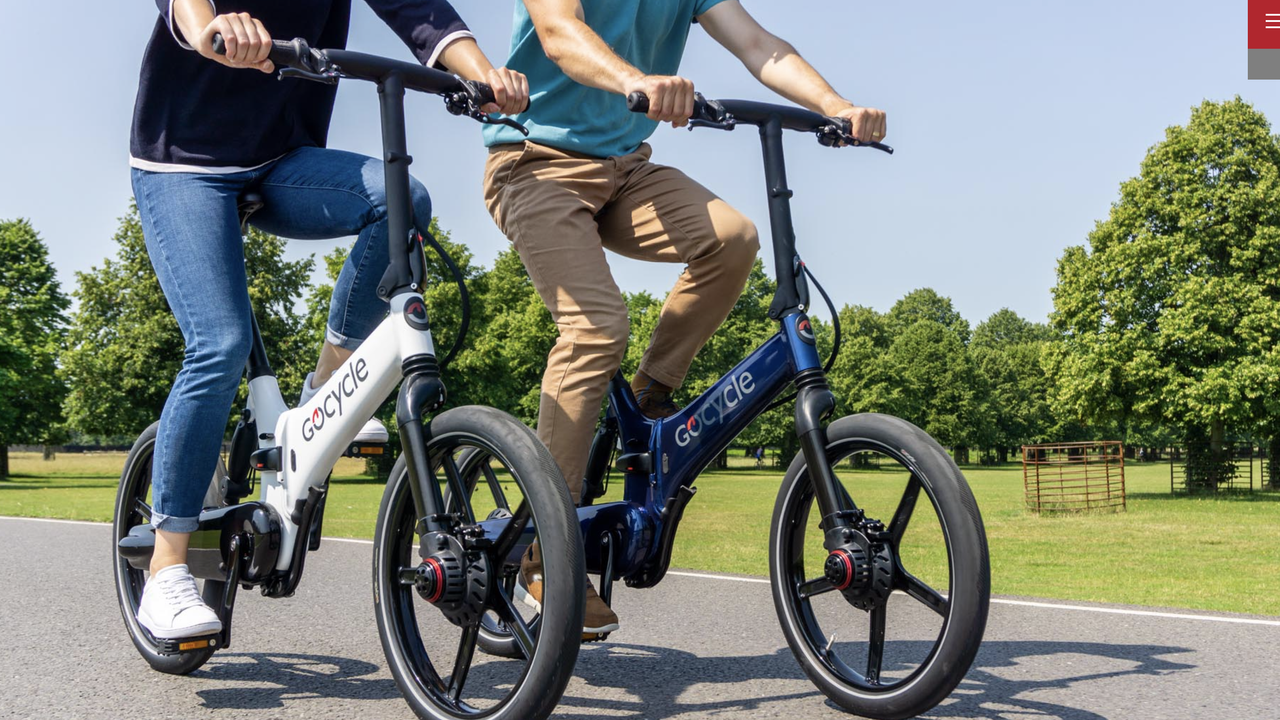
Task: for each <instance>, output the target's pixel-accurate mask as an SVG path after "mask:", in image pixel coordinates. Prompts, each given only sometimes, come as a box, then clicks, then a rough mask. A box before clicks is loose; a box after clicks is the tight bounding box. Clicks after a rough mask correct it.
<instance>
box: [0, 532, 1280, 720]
mask: <svg viewBox="0 0 1280 720" xmlns="http://www.w3.org/2000/svg"><path fill="white" fill-rule="evenodd" d="M109 537H110V531H109V528H108V526H106V525H92V524H74V523H56V522H48V521H43V522H42V521H29V520H20V519H12V518H0V548H3V550H4V554H5V561H4V562H3V563H0V717H23V718H26V717H30V718H129V719H131V720H133V719H138V720H141V719H143V718H163V719H165V720H174V719H186V718H204V717H215V718H236V719H237V720H239V719H241V718H245V719H253V718H293V717H296V718H360V720H374V719H376V718H404V719H406V720H407V719H409V718H412V717H413V716H412V713H411V712H410V711H409V708H408V706H407V705H406V704H405V703H404V701H403V700H402V699H401V697H400V694H399V691H398V690H397V688H396V686H395V683H394V681H393V680H392V679H391V676H390V674H389V673H388V672H387V670H386V666H385V662H384V660H383V656H382V649H381V645H380V644H379V642H378V636H377V629H376V625H375V622H374V618H373V605H372V599H371V598H372V596H371V592H370V587H369V585H370V576H369V557H370V547H369V545H367V544H362V543H358V542H333V541H326V542H325V543H324V545H323V547H322V548H321V549H320V551H319V552H317V553H316V554H315V555H314V556H313V557H311V558H310V559H309V560H308V562H307V570H306V576H305V577H304V579H303V582H302V586H301V588H300V589H299V591H298V594H297V595H296V596H295V597H293V598H291V599H287V600H267V599H264V598H261V597H259V596H258V595H257V594H256V593H248V592H246V593H242V594H241V596H240V602H239V605H238V607H237V612H236V626H235V629H236V635H235V637H234V638H233V643H232V647H231V649H229V650H227V651H225V652H223V653H220V654H218V655H215V656H214V657H213V659H211V660H210V661H209V663H208V664H206V665H205V666H204V668H202V669H201V670H200V671H198V672H196V673H195V674H193V675H191V676H189V677H172V676H166V675H161V674H159V673H156V672H153V671H152V670H150V668H149V667H148V666H147V665H146V664H145V663H144V662H143V661H142V660H141V659H140V658H139V657H138V655H137V654H136V652H135V651H134V649H133V646H132V645H131V644H130V643H129V640H128V638H127V636H126V634H125V631H124V625H123V623H122V622H121V620H120V615H119V610H118V608H117V606H116V601H115V596H114V591H113V588H112V580H111V572H110V567H111V564H110V556H109V554H108V553H109V552H110V539H109ZM615 604H616V606H617V609H618V612H619V614H620V615H621V616H622V618H623V623H624V625H623V630H622V631H621V632H619V633H616V634H615V635H614V636H613V638H611V639H610V641H609V642H607V643H604V644H595V645H589V646H586V647H584V648H583V651H582V653H581V656H580V658H579V660H578V665H577V674H576V677H575V678H574V680H573V682H572V683H571V684H570V686H569V690H568V692H567V694H566V695H565V697H564V700H563V702H562V703H561V705H560V710H559V713H558V715H557V716H558V717H563V718H597V717H631V718H641V717H643V718H676V717H678V718H702V717H713V716H715V717H732V718H770V719H776V718H792V717H795V718H849V717H851V716H849V715H847V714H845V713H843V712H841V711H839V710H838V709H837V708H836V707H835V706H833V705H832V704H830V703H829V702H828V701H827V700H826V698H825V697H823V696H822V695H821V694H819V693H818V692H817V691H816V690H815V689H814V688H813V687H812V686H811V685H810V684H809V682H808V680H807V679H806V678H805V677H804V676H803V674H802V673H801V671H800V668H799V666H798V665H797V664H796V662H795V660H794V659H793V658H792V656H791V653H790V651H789V650H788V649H787V647H786V644H785V641H784V640H783V638H782V634H781V632H780V631H779V630H778V627H777V619H776V616H775V615H774V610H773V605H772V601H771V598H770V595H769V587H768V585H767V584H765V583H764V582H762V581H760V580H758V579H741V578H737V579H735V578H726V577H720V576H699V575H697V574H693V573H687V574H679V575H674V574H673V575H670V576H668V578H667V579H666V580H664V581H663V583H662V584H661V585H659V586H658V587H657V588H655V589H652V590H644V591H632V590H627V589H625V588H619V590H618V592H617V593H616V596H615ZM890 639H891V641H892V639H893V628H892V627H891V628H890ZM890 644H891V645H892V642H891V643H890ZM1278 667H1280V619H1278V618H1259V617H1251V616H1227V615H1210V614H1199V613H1190V612H1184V611H1153V610H1151V609H1145V608H1130V607H1120V606H1101V605H1067V604H1062V603H1054V602H1051V601H1043V602H1040V601H1034V600H1027V599H1014V598H1003V599H1000V601H998V602H997V603H996V604H994V605H993V606H992V613H991V619H990V623H989V625H988V628H987V634H986V642H985V643H984V644H983V646H982V651H981V653H980V654H979V655H978V659H977V662H976V663H975V665H974V667H973V669H972V670H971V671H970V673H969V675H968V678H967V679H966V680H965V682H964V683H963V684H962V685H961V686H960V688H959V689H958V690H957V691H956V693H955V694H954V695H953V696H952V698H951V699H949V700H948V701H946V702H945V703H944V704H943V705H941V706H939V707H938V708H937V709H936V710H935V711H933V712H931V713H929V714H928V715H927V716H926V717H928V718H937V719H943V718H1000V719H1004V720H1029V719H1030V718H1035V719H1037V720H1047V719H1051V718H1060V719H1061V720H1096V719H1098V718H1108V719H1128V718H1135V719H1141V720H1160V719H1165V718H1187V719H1190V718H1204V717H1209V718H1214V719H1215V720H1247V719H1250V718H1258V719H1264V718H1265V719H1267V720H1274V718H1277V717H1280V672H1278V671H1277V668H1278Z"/></svg>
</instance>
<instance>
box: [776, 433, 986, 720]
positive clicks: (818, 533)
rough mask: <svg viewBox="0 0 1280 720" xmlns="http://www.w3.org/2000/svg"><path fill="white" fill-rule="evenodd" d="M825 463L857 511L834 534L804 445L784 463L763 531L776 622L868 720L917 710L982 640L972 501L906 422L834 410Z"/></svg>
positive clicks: (952, 678)
mask: <svg viewBox="0 0 1280 720" xmlns="http://www.w3.org/2000/svg"><path fill="white" fill-rule="evenodd" d="M827 459H828V461H829V462H830V463H831V467H832V469H833V470H834V471H835V474H836V476H837V481H838V485H839V487H838V488H837V492H840V493H843V495H844V497H845V499H846V504H847V505H848V507H850V508H852V507H854V505H853V501H854V500H856V502H857V508H858V509H857V510H856V511H853V512H851V513H849V514H848V515H847V516H846V518H845V519H846V521H847V524H848V525H849V526H850V527H849V528H848V529H846V530H845V531H843V532H840V531H836V532H829V528H827V527H825V526H824V525H823V524H822V518H821V517H820V516H821V514H822V513H821V511H819V510H818V509H817V504H816V503H815V501H814V487H813V483H812V481H811V479H810V473H809V472H808V467H807V465H806V462H805V459H804V456H803V454H800V455H797V456H796V458H795V459H794V460H793V461H792V463H791V467H790V468H789V469H788V470H787V475H786V478H785V479H784V480H783V483H782V487H781V489H780V490H779V492H778V500H777V504H776V506H775V508H774V515H773V526H772V530H771V533H770V541H769V543H770V544H769V569H770V575H771V584H772V588H773V599H774V605H775V608H776V609H777V612H778V620H779V621H780V622H781V624H782V631H783V634H784V635H785V636H786V638H787V643H788V644H789V645H790V646H791V651H792V653H794V654H795V656H796V659H797V660H799V661H800V665H801V666H802V667H803V669H804V671H805V674H807V675H808V676H809V678H810V680H812V681H813V682H814V684H815V685H817V686H818V688H819V689H820V690H822V692H823V693H824V694H826V695H827V697H829V698H830V699H831V700H832V701H834V702H835V703H837V704H838V705H840V706H841V707H843V708H845V709H846V710H849V711H851V712H854V713H856V714H859V715H862V716H865V717H869V718H875V719H876V720H898V719H900V718H909V717H915V716H916V715H919V714H921V713H924V712H927V711H928V710H929V709H931V708H933V707H934V706H935V705H937V704H938V703H939V702H941V701H942V700H943V699H944V698H946V697H947V695H949V694H950V693H951V691H952V690H954V689H955V688H956V686H957V685H959V683H960V681H961V680H962V679H963V678H964V675H965V673H967V672H968V670H969V666H970V665H971V664H972V662H973V659H974V656H975V655H976V654H977V652H978V645H979V644H980V643H981V642H982V634H983V631H984V630H985V628H986V622H987V608H988V605H989V602H990V593H991V576H990V568H989V564H988V557H987V541H986V533H985V531H984V529H983V526H982V518H981V516H980V515H979V513H978V505H977V502H976V501H975V500H974V498H973V493H972V492H971V491H970V490H969V486H968V483H967V482H966V481H965V479H964V476H963V475H961V474H960V470H959V468H957V467H956V465H955V463H954V462H953V461H952V460H951V457H950V456H949V455H948V454H947V452H946V451H945V450H943V449H942V447H941V446H939V445H938V443H937V442H935V441H934V440H933V438H931V437H929V436H928V435H927V434H926V433H925V432H924V431H922V430H921V429H920V428H918V427H916V426H914V425H912V424H911V423H909V422H906V421H905V420H900V419H898V418H894V417H890V416H887V415H877V414H864V415H853V416H850V417H844V418H841V419H839V420H837V421H835V422H833V423H832V424H831V425H830V426H829V427H828V428H827ZM922 499H923V500H926V501H927V502H919V501H920V500H922ZM886 638H889V641H888V642H886Z"/></svg>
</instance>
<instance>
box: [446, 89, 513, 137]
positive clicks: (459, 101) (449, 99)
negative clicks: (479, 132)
mask: <svg viewBox="0 0 1280 720" xmlns="http://www.w3.org/2000/svg"><path fill="white" fill-rule="evenodd" d="M444 108H445V110H448V111H449V114H450V115H465V116H466V117H469V118H471V119H472V120H475V121H476V122H478V123H480V124H482V125H505V126H507V127H509V128H514V129H515V130H517V131H519V132H520V134H521V135H524V136H525V137H528V136H529V128H527V127H525V126H524V125H521V124H520V123H518V122H516V121H515V120H512V119H511V118H506V117H494V116H493V115H490V114H488V113H486V112H483V111H481V110H480V108H479V107H477V106H476V103H475V100H474V99H472V97H471V95H470V93H466V92H453V93H449V94H447V95H445V96H444Z"/></svg>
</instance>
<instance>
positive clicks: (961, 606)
mask: <svg viewBox="0 0 1280 720" xmlns="http://www.w3.org/2000/svg"><path fill="white" fill-rule="evenodd" d="M628 105H629V107H630V108H631V109H632V110H633V111H637V112H644V111H646V110H647V106H648V101H647V98H645V97H644V96H643V95H641V94H638V93H637V94H634V95H633V96H632V97H630V98H628ZM744 124H746V125H755V126H758V127H759V129H760V136H761V140H762V144H763V146H764V163H765V179H766V184H767V188H768V192H769V213H770V220H771V225H772V235H773V251H774V266H775V268H777V280H778V289H777V293H776V295H775V296H774V298H773V302H772V305H771V307H770V311H769V314H770V317H772V318H773V319H775V320H777V321H778V323H779V325H780V326H781V327H780V329H779V331H778V333H777V334H776V335H774V336H773V337H772V338H770V339H769V340H768V341H767V342H765V343H764V344H763V345H761V346H760V347H759V348H758V349H757V350H756V351H755V352H753V353H751V355H750V356H749V357H747V358H746V359H745V360H743V361H742V362H741V363H739V364H738V366H737V367H735V368H733V369H732V370H730V371H729V373H728V374H726V375H725V376H724V377H723V378H721V379H720V380H719V381H718V382H717V383H716V384H715V385H713V386H712V387H711V388H710V389H708V390H707V391H706V392H704V393H703V394H702V395H701V396H700V397H698V398H697V399H696V400H694V401H693V402H692V403H690V404H689V405H688V406H687V407H685V408H683V409H682V410H681V411H680V412H679V413H678V414H676V415H674V416H672V417H669V418H666V419H662V420H649V419H648V418H646V417H645V416H644V415H642V414H641V412H640V410H639V407H638V406H637V404H636V400H635V397H634V396H633V395H632V392H631V389H630V387H629V386H628V384H627V382H626V380H625V379H624V378H623V377H622V376H621V374H619V375H617V376H616V377H615V378H614V379H613V381H612V383H611V385H610V391H609V407H608V410H607V413H606V415H605V418H604V420H603V421H602V423H601V425H600V427H599V430H598V432H597V434H596V437H595V440H594V442H593V446H592V448H591V453H590V456H589V459H588V468H587V472H586V477H585V478H584V482H583V491H582V500H581V501H580V502H581V506H580V507H579V508H578V519H579V522H580V524H581V527H582V533H583V539H584V549H585V553H586V562H587V569H588V572H591V573H598V574H599V575H600V581H601V582H600V595H601V596H602V597H603V598H604V599H605V601H606V602H607V601H609V599H610V596H611V590H612V585H613V583H614V582H615V581H616V580H622V581H623V582H625V583H626V584H627V585H628V586H629V587H632V588H648V587H653V586H654V585H656V584H657V583H658V582H659V581H661V580H662V578H663V576H664V575H665V573H666V571H667V568H668V565H669V563H670V560H671V550H672V546H673V545H674V543H675V537H676V530H677V528H678V527H679V525H680V520H681V517H682V515H683V513H684V510H685V506H686V505H687V504H688V503H689V501H690V499H692V498H693V496H694V493H695V488H694V487H693V482H694V480H696V479H697V477H698V475H699V473H700V472H701V471H702V470H703V469H704V468H706V467H707V466H708V465H709V464H710V463H711V462H712V461H713V460H714V459H715V458H716V457H717V456H718V455H720V454H721V453H722V452H724V451H725V449H726V448H727V447H728V446H729V444H730V443H731V442H732V441H733V440H734V439H735V438H736V437H737V435H738V433H740V432H741V431H742V430H743V429H744V428H746V427H747V425H749V424H750V423H751V421H752V420H754V419H755V418H756V417H758V416H759V415H760V414H761V413H763V412H765V411H766V410H767V409H769V408H770V407H771V406H772V405H773V404H775V400H776V399H777V397H778V396H779V395H780V394H781V393H783V392H784V391H785V390H786V389H787V387H788V386H790V385H794V387H795V390H796V395H795V422H796V433H797V435H798V437H799V441H800V446H801V448H802V450H801V452H800V453H798V454H797V455H796V457H795V459H794V460H792V462H791V465H790V468H789V469H788V470H787V473H786V476H785V478H784V479H783V481H782V487H781V489H780V490H779V492H778V496H777V502H776V506H775V509H774V515H773V523H772V528H771V532H770V538H769V574H770V576H771V579H772V580H771V584H772V588H773V598H774V604H775V606H776V609H777V613H778V620H779V621H780V622H781V625H782V630H783V633H784V634H785V636H786V638H787V642H788V643H789V644H790V646H791V650H792V652H793V653H794V654H795V656H796V658H797V659H798V660H799V661H800V664H801V665H802V666H803V668H804V671H805V672H806V673H807V674H808V676H809V677H810V679H811V680H812V681H813V682H814V683H815V684H816V685H817V686H818V687H819V688H820V689H821V690H822V692H824V693H825V694H826V695H827V696H828V697H829V698H831V699H832V700H833V701H834V702H836V703H837V704H839V705H840V706H842V707H844V708H845V709H847V710H850V711H852V712H855V713H858V714H860V715H863V716H866V717H871V718H884V719H889V718H906V717H912V716H915V715H917V714H920V713H922V712H925V711H927V710H928V709H930V708H932V707H933V706H935V705H936V704H937V703H939V702H940V701H942V700H943V699H944V698H945V697H947V695H948V694H950V693H951V691H952V690H954V689H955V687H956V686H957V684H959V682H960V681H961V679H962V678H963V677H964V675H965V673H966V672H967V671H968V669H969V666H970V664H971V663H972V661H973V658H974V656H975V655H976V653H977V650H978V646H979V644H980V643H981V641H982V635H983V631H984V629H985V627H986V618H987V609H988V603H989V595H990V571H989V567H988V558H987V544H986V535H985V532H984V530H983V525H982V518H981V516H980V515H979V512H978V506H977V503H976V502H975V501H974V498H973V494H972V492H971V491H970V489H969V487H968V484H967V483H966V481H965V479H964V476H963V475H962V474H961V473H960V470H959V468H957V467H956V465H955V463H954V462H953V461H952V459H951V457H950V456H949V455H948V454H947V452H946V451H945V450H944V449H943V448H942V447H941V446H939V444H938V443H937V442H935V441H934V440H933V439H932V438H931V437H929V436H928V435H927V434H926V433H925V432H924V431H922V430H920V429H919V428H918V427H916V426H914V425H912V424H911V423H909V422H907V421H905V420H901V419H898V418H894V417H890V416H887V415H878V414H861V415H852V416H848V417H843V418H840V419H838V420H835V421H833V422H830V423H828V422H827V420H828V417H829V415H830V414H831V413H832V411H833V409H834V407H835V399H834V397H833V395H832V393H831V391H830V390H829V389H828V386H827V381H826V369H827V368H824V366H823V363H822V362H821V360H820V358H819V354H818V350H817V347H816V343H815V337H814V331H813V327H812V324H811V323H810V321H809V318H808V317H807V316H806V314H805V311H806V308H807V307H808V306H809V290H808V284H807V280H806V278H805V275H806V274H807V269H806V268H805V267H804V264H803V263H802V262H801V261H800V258H799V256H798V255H797V253H796V247H795V236H794V231H793V229H792V223H791V210H790V198H791V195H792V193H791V191H790V190H789V189H788V187H787V180H786V169H785V164H784V160H783V152H782V131H783V130H799V131H805V132H813V133H816V134H817V136H818V139H819V141H820V142H822V144H824V145H827V146H842V145H862V143H859V142H858V141H856V140H855V139H854V138H852V137H851V136H850V134H849V132H850V130H849V127H848V125H847V123H846V121H844V120H841V119H839V118H828V117H823V116H821V115H818V114H816V113H812V112H808V111H805V110H802V109H798V108H793V107H787V106H780V105H769V104H763V103H757V102H750V101H740V100H725V101H719V102H717V101H707V100H705V99H703V98H702V97H701V96H699V97H698V101H697V103H696V111H695V114H694V116H693V118H692V121H691V125H692V127H704V128H718V129H723V130H732V129H733V128H734V127H735V126H737V125H744ZM870 146H873V147H875V148H877V149H880V150H883V151H885V152H889V153H892V149H891V148H889V147H887V146H884V145H881V144H879V143H871V144H870ZM810 277H812V275H810ZM815 282H816V280H815ZM818 289H819V291H821V286H819V288H818ZM823 294H824V296H825V293H823ZM828 303H829V300H828ZM832 315H833V316H835V313H834V312H833V313H832ZM836 321H837V322H838V318H836ZM837 336H838V330H837ZM832 357H833V358H834V353H833V356H832ZM828 362H829V361H828ZM780 402H783V403H785V402H787V400H782V401H780ZM615 457H616V460H615ZM615 464H616V467H617V469H618V470H619V471H621V472H622V473H623V474H624V499H623V500H622V501H620V502H609V503H604V504H600V505H593V504H592V502H593V501H594V500H595V499H597V498H599V497H601V496H602V495H603V493H604V485H605V479H606V475H607V473H608V472H609V470H610V469H611V467H613V466H615ZM837 469H839V470H840V472H837ZM922 493H923V496H924V498H926V499H927V502H925V503H921V502H919V500H920V498H921V494H922ZM864 495H865V498H864V497H863V496H864ZM855 496H858V497H860V502H861V503H862V504H859V503H855V502H854V500H853V498H854V497H855ZM815 501H816V505H817V507H816V511H815V508H814V504H815ZM492 522H495V523H500V522H505V521H503V520H495V521H492ZM481 524H482V525H483V524H484V523H481ZM494 529H495V530H497V528H496V527H495V528H494ZM506 581H507V582H508V583H511V584H514V583H515V577H514V573H513V574H512V575H510V576H509V577H508V578H507V580H506ZM895 591H897V592H896V593H895ZM890 609H892V610H893V611H894V612H893V613H892V615H893V619H894V622H893V623H890V622H889V620H890V615H891V613H890V612H889V611H890ZM532 622H536V619H535V620H534V621H531V623H532ZM531 623H530V624H531ZM509 632H510V628H509V627H508V626H507V625H506V624H504V623H502V622H486V623H485V624H484V626H483V627H482V629H481V636H480V646H481V648H482V649H484V650H486V651H488V652H490V653H492V654H497V655H510V656H513V657H515V656H518V649H517V648H516V647H515V646H514V644H513V643H512V641H511V636H510V634H509ZM520 632H528V628H521V629H520ZM888 634H892V635H893V636H894V638H895V639H894V642H891V643H886V635H888Z"/></svg>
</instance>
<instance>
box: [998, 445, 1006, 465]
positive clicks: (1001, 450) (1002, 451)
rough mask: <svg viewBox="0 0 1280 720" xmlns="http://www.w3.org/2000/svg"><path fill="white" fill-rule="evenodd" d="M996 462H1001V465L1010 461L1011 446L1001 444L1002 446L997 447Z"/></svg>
mask: <svg viewBox="0 0 1280 720" xmlns="http://www.w3.org/2000/svg"><path fill="white" fill-rule="evenodd" d="M996 462H998V463H1000V464H1001V465H1003V464H1005V463H1007V462H1009V448H1007V447H1005V446H1004V445H1001V446H1000V447H998V448H996Z"/></svg>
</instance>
